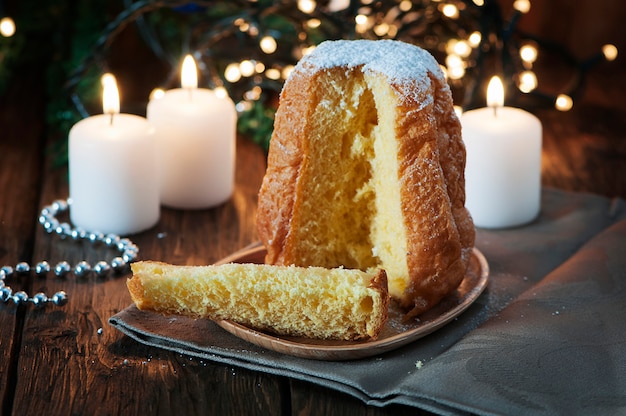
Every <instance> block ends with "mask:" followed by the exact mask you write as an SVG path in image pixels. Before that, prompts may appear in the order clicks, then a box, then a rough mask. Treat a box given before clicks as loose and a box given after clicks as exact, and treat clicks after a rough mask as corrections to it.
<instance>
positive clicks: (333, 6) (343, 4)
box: [328, 0, 350, 12]
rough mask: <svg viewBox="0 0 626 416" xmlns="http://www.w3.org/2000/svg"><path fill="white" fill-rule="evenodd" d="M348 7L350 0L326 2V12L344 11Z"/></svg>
mask: <svg viewBox="0 0 626 416" xmlns="http://www.w3.org/2000/svg"><path fill="white" fill-rule="evenodd" d="M349 6H350V0H330V1H329V2H328V11H330V12H338V11H340V10H345V9H347V8H348V7H349Z"/></svg>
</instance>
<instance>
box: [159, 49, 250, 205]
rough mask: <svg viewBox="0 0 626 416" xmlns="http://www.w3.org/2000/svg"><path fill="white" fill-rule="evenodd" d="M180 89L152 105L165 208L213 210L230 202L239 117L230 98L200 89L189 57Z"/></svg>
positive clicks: (167, 93)
mask: <svg viewBox="0 0 626 416" xmlns="http://www.w3.org/2000/svg"><path fill="white" fill-rule="evenodd" d="M181 72H182V74H181V87H182V88H177V89H172V90H169V91H166V92H165V94H163V95H162V96H161V97H160V98H154V99H152V100H150V102H149V103H148V111H147V116H148V120H149V121H150V122H151V123H152V124H153V125H154V126H155V128H156V131H157V141H158V144H159V153H160V157H161V167H162V169H161V203H162V204H163V205H166V206H169V207H173V208H182V209H201V208H209V207H213V206H215V205H218V204H221V203H223V202H225V201H226V200H228V199H229V198H230V197H231V195H232V193H233V189H234V184H235V150H236V149H235V145H236V143H235V132H236V124H237V112H236V111H235V105H234V103H233V102H232V100H231V99H230V98H228V97H227V96H220V95H218V94H216V93H215V91H211V90H208V89H202V88H198V87H197V84H198V79H197V69H196V65H195V62H194V61H193V58H192V57H191V56H187V57H186V58H185V60H184V62H183V68H182V71H181Z"/></svg>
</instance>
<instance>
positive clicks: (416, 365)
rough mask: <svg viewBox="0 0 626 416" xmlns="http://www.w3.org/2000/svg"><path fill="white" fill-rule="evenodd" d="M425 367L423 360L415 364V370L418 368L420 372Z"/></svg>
mask: <svg viewBox="0 0 626 416" xmlns="http://www.w3.org/2000/svg"><path fill="white" fill-rule="evenodd" d="M423 366H424V363H423V362H422V360H417V361H416V362H415V368H417V369H418V370H419V369H420V368H422V367H423Z"/></svg>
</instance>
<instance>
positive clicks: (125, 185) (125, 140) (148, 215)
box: [69, 81, 160, 235]
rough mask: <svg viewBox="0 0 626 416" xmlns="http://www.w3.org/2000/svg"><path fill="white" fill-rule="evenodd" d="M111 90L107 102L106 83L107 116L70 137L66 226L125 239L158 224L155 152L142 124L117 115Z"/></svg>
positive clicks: (82, 126)
mask: <svg viewBox="0 0 626 416" xmlns="http://www.w3.org/2000/svg"><path fill="white" fill-rule="evenodd" d="M113 82H114V81H113ZM113 86H114V87H115V90H114V97H113V98H110V97H111V95H110V94H109V91H110V89H109V88H112V86H111V84H106V83H105V94H104V96H105V98H104V101H105V104H104V107H105V113H107V114H101V115H97V116H93V117H88V118H86V119H83V120H81V121H79V122H78V123H76V124H75V125H74V126H73V127H72V129H71V130H70V133H69V185H70V200H71V209H70V220H71V221H72V223H73V224H74V226H76V227H80V228H83V229H85V230H88V231H99V232H102V233H105V234H108V233H114V234H119V235H127V234H134V233H137V232H140V231H143V230H146V229H148V228H151V227H152V226H154V225H155V224H156V222H157V221H158V220H159V214H160V203H159V186H158V165H157V151H156V142H155V134H154V128H153V127H152V126H151V125H150V124H149V123H148V121H147V120H146V119H145V118H143V117H139V116H135V115H131V114H117V111H119V96H116V95H117V87H116V86H115V85H114V84H113ZM108 98H109V99H117V103H113V104H110V103H107V99H108ZM111 108H113V110H111Z"/></svg>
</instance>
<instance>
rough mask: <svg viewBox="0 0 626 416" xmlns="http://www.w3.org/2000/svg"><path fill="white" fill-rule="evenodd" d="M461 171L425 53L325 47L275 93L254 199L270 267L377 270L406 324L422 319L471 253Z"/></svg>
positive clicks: (343, 44) (445, 97) (388, 45)
mask: <svg viewBox="0 0 626 416" xmlns="http://www.w3.org/2000/svg"><path fill="white" fill-rule="evenodd" d="M464 169H465V148H464V145H463V142H462V139H461V126H460V123H459V120H458V118H457V116H456V114H455V112H454V109H453V103H452V96H451V92H450V89H449V87H448V84H447V83H446V79H445V77H444V74H443V73H442V71H441V69H440V67H439V65H438V63H437V62H436V60H435V59H434V58H433V57H432V56H431V55H430V54H429V53H428V52H427V51H425V50H423V49H421V48H419V47H417V46H414V45H410V44H407V43H403V42H400V41H392V40H379V41H369V40H354V41H344V40H340V41H327V42H324V43H322V44H320V45H319V46H318V47H317V48H316V49H315V50H314V51H313V52H312V53H311V54H309V55H307V56H305V57H304V58H303V59H301V60H300V61H299V63H298V64H297V65H296V67H295V69H294V70H293V71H292V73H291V75H290V76H289V78H288V79H287V81H286V82H285V85H284V87H283V90H282V92H281V95H280V102H279V108H278V111H277V114H276V118H275V124H274V132H273V135H272V138H271V142H270V148H269V154H268V168H267V172H266V174H265V177H264V179H263V183H262V187H261V190H260V193H259V199H258V203H259V207H258V218H257V225H258V233H259V236H260V238H261V241H262V242H263V244H264V245H265V247H266V249H267V257H266V260H265V262H266V263H267V264H273V265H297V266H320V267H325V268H336V267H345V268H350V269H360V270H368V269H371V268H381V269H384V270H385V271H386V272H387V277H388V281H389V293H390V295H391V296H392V297H393V298H394V299H395V300H396V301H397V302H398V303H399V304H400V305H401V306H402V307H403V308H405V309H406V311H407V316H414V315H418V314H421V313H423V312H424V311H427V310H428V309H430V308H432V307H433V306H434V305H436V304H437V303H438V302H439V301H440V300H441V299H442V298H443V297H445V296H446V295H448V294H449V293H451V292H452V291H454V290H455V289H456V287H457V286H458V285H459V283H460V282H461V280H462V279H463V277H464V274H465V271H466V269H467V266H468V262H469V259H470V256H471V250H472V247H473V245H474V238H475V237H474V234H475V230H474V225H473V222H472V219H471V217H470V215H469V213H468V211H467V210H466V208H465V182H464Z"/></svg>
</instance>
